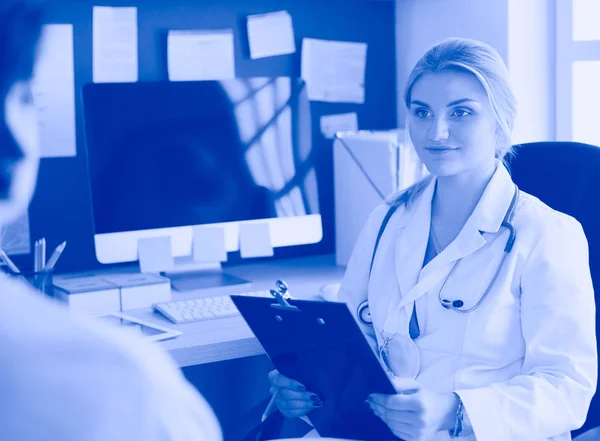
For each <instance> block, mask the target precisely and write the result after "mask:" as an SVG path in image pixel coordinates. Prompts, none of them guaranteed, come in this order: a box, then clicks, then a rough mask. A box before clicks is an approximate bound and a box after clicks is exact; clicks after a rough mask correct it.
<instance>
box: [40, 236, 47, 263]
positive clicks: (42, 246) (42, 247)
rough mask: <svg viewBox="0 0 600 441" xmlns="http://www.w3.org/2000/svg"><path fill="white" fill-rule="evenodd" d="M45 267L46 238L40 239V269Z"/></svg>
mask: <svg viewBox="0 0 600 441" xmlns="http://www.w3.org/2000/svg"><path fill="white" fill-rule="evenodd" d="M45 268H46V238H45V237H43V238H41V239H40V271H44V269H45Z"/></svg>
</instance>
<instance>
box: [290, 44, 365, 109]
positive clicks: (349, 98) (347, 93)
mask: <svg viewBox="0 0 600 441" xmlns="http://www.w3.org/2000/svg"><path fill="white" fill-rule="evenodd" d="M366 62H367V44H366V43H353V42H347V41H330V40H317V39H313V38H304V39H303V40H302V69H301V70H302V78H303V79H304V81H306V87H307V91H308V98H309V99H310V100H312V101H328V102H335V103H342V102H347V103H359V104H361V103H364V101H365V87H364V84H365V68H366Z"/></svg>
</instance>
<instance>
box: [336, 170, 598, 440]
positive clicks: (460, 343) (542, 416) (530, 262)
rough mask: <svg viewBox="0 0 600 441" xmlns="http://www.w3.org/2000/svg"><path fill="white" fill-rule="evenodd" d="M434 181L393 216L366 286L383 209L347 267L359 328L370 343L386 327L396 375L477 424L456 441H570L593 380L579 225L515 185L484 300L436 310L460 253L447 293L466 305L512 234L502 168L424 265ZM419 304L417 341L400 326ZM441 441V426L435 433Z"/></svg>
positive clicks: (589, 296) (589, 295) (348, 293)
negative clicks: (368, 322)
mask: <svg viewBox="0 0 600 441" xmlns="http://www.w3.org/2000/svg"><path fill="white" fill-rule="evenodd" d="M435 183H436V180H435V178H434V179H433V180H432V181H431V183H430V184H429V185H428V187H427V188H426V190H425V191H424V192H423V194H422V195H420V196H419V198H418V199H417V200H416V201H415V202H414V204H412V205H411V206H410V207H408V208H406V207H400V208H398V210H397V212H396V213H395V214H394V215H393V216H392V218H391V219H390V222H389V224H388V226H387V228H386V230H385V232H384V234H383V236H382V238H381V241H380V243H379V247H378V250H377V255H376V257H375V262H374V265H373V271H372V274H371V277H370V281H369V265H370V261H371V255H372V252H373V247H374V244H375V239H376V237H377V233H378V231H379V228H380V226H381V222H382V220H383V218H384V216H385V214H386V212H387V210H388V208H389V206H387V205H386V204H382V205H380V206H379V207H377V208H376V209H375V210H374V212H373V213H372V214H371V216H370V218H369V220H368V221H367V224H366V226H365V227H364V229H363V231H362V232H361V234H360V236H359V238H358V240H357V243H356V246H355V249H354V252H353V254H352V257H351V259H350V261H349V263H348V268H347V271H346V274H345V276H344V280H343V283H342V286H341V288H340V293H339V298H340V300H342V301H346V302H347V303H348V304H349V307H350V308H351V310H352V311H356V309H357V307H358V305H359V304H360V302H362V301H363V300H365V299H367V298H368V301H369V307H370V312H371V317H372V319H373V324H374V326H373V327H366V326H363V325H361V327H362V329H363V331H364V332H365V334H366V335H367V336H368V338H369V341H370V343H371V344H372V346H373V348H374V349H375V348H376V347H377V346H378V345H380V344H381V343H382V338H381V335H382V332H383V331H384V328H385V330H386V332H388V331H390V332H397V333H398V334H397V335H396V336H395V337H394V338H393V339H392V340H391V341H390V343H389V348H390V351H389V358H390V362H391V365H392V369H393V370H394V373H395V374H396V375H397V376H409V377H413V378H416V379H417V380H418V381H419V382H421V384H423V385H424V386H425V387H429V388H431V389H433V390H435V391H438V392H452V391H454V392H456V393H457V394H458V395H459V396H460V397H461V399H462V401H463V403H464V406H465V409H466V412H467V414H468V417H469V420H470V423H471V424H472V426H473V430H474V434H472V435H470V436H468V437H465V438H463V439H465V440H474V439H477V440H479V441H501V440H502V441H504V440H510V441H519V440H528V441H532V440H555V441H557V440H569V439H571V436H570V431H571V430H574V429H576V428H578V427H580V426H581V425H582V424H583V422H584V421H585V418H586V415H587V411H588V408H589V404H590V401H591V398H592V396H593V395H594V393H595V390H596V383H597V353H596V352H597V349H596V335H595V326H596V324H595V323H596V317H595V303H594V292H593V287H592V281H591V276H590V269H589V263H588V246H587V241H586V238H585V235H584V232H583V229H582V227H581V225H580V224H579V223H578V222H577V221H576V220H575V219H573V218H572V217H569V216H567V215H565V214H562V213H559V212H557V211H554V210H552V209H550V208H549V207H548V206H546V205H545V204H543V203H542V202H540V201H539V200H538V199H536V198H534V197H533V196H531V195H528V194H526V193H524V192H521V196H520V199H519V202H518V204H517V206H516V210H515V214H514V219H513V221H512V224H513V226H514V227H515V229H516V232H517V238H516V241H515V244H514V247H513V250H512V252H511V253H510V254H509V255H508V257H507V259H506V261H505V263H504V265H503V267H502V270H501V272H500V273H499V275H498V278H497V280H496V281H495V283H494V284H493V287H492V289H491V291H490V293H489V295H488V296H487V298H486V299H485V300H484V301H483V303H482V304H481V306H480V307H479V308H478V309H477V310H475V311H473V312H471V313H469V314H459V313H456V312H453V311H450V310H447V309H445V308H443V307H442V306H441V305H440V303H439V301H438V293H439V292H440V289H441V286H442V284H443V283H444V281H445V280H446V278H447V276H448V275H449V273H450V271H451V269H452V267H453V265H454V263H456V261H457V260H458V259H461V258H462V259H463V261H462V263H461V264H460V266H459V267H458V268H457V270H456V272H455V273H454V275H453V276H452V278H451V279H450V280H449V281H448V284H447V286H446V289H445V292H444V297H445V298H448V299H450V300H457V299H460V300H463V302H464V305H465V308H467V307H470V306H472V305H474V304H475V303H476V302H477V301H478V300H479V299H480V298H481V296H482V295H483V292H484V291H485V289H486V287H487V286H488V284H489V283H490V282H491V280H492V279H493V277H494V274H495V273H496V270H497V269H498V267H499V266H500V261H501V259H502V256H503V254H504V253H503V250H504V246H505V244H506V240H507V238H508V230H507V229H506V228H504V227H501V223H502V220H503V218H504V216H505V214H506V212H507V210H508V207H509V205H510V202H511V200H512V196H513V194H514V184H513V183H512V180H511V178H510V175H509V174H508V171H507V170H506V169H505V167H504V166H503V165H499V166H498V168H497V170H496V172H495V174H494V176H493V177H492V179H491V181H490V183H489V184H488V186H487V187H486V190H485V192H484V194H483V196H482V197H481V199H480V201H479V202H478V205H477V206H476V208H475V210H474V212H473V213H472V215H471V216H470V218H469V219H468V221H467V222H466V224H465V226H464V227H463V229H462V230H461V232H460V233H459V235H458V236H457V238H456V239H455V240H454V241H453V242H452V243H451V244H450V245H449V246H448V247H447V248H446V249H444V250H443V251H442V252H441V253H440V254H439V255H437V256H436V257H435V258H434V259H433V260H431V262H429V263H428V264H427V265H425V266H424V267H423V266H422V264H423V258H424V255H425V249H426V246H427V242H428V237H429V226H430V221H431V202H432V198H433V193H434V189H435ZM415 303H416V308H417V315H418V319H419V325H420V330H421V336H420V337H419V338H417V339H416V340H414V341H413V340H411V339H410V337H409V333H408V328H409V320H410V317H411V314H412V308H413V305H414V304H415ZM386 335H388V334H386ZM446 439H449V436H448V434H447V432H446V431H440V432H439V433H438V435H437V436H436V438H435V440H446Z"/></svg>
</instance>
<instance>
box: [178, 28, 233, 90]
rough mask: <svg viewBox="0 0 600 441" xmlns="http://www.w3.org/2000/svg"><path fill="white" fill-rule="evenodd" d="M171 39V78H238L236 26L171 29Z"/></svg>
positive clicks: (179, 79) (193, 79)
mask: <svg viewBox="0 0 600 441" xmlns="http://www.w3.org/2000/svg"><path fill="white" fill-rule="evenodd" d="M167 40H168V41H167V53H168V55H167V56H168V69H169V80H171V81H198V80H226V79H232V78H235V57H234V51H233V30H232V29H224V30H220V31H218V30H216V31H169V35H168V37H167Z"/></svg>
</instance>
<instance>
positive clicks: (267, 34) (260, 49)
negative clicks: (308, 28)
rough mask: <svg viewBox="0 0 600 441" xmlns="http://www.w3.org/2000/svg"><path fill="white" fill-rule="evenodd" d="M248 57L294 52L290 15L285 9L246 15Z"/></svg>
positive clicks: (294, 44) (254, 57)
mask: <svg viewBox="0 0 600 441" xmlns="http://www.w3.org/2000/svg"><path fill="white" fill-rule="evenodd" d="M248 43H249V46H250V58H252V59H256V58H264V57H272V56H276V55H287V54H293V53H294V52H296V43H295V41H294V27H293V25H292V16H291V15H290V14H289V13H288V12H287V11H278V12H271V13H268V14H257V15H249V16H248Z"/></svg>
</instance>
